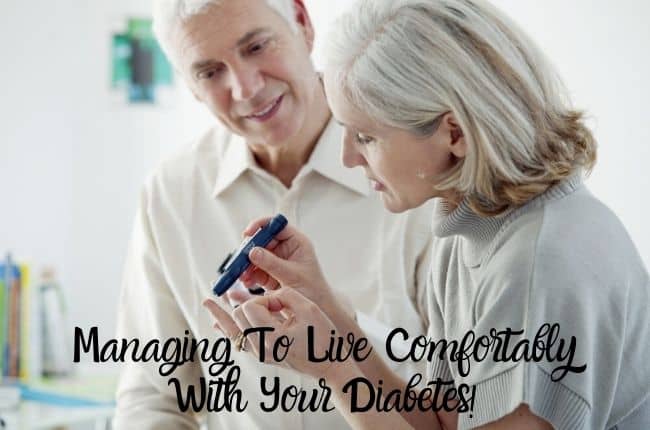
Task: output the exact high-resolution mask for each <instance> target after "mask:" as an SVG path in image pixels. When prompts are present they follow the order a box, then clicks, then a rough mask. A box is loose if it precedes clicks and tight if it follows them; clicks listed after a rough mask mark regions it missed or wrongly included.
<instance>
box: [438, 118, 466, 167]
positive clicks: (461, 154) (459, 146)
mask: <svg viewBox="0 0 650 430" xmlns="http://www.w3.org/2000/svg"><path fill="white" fill-rule="evenodd" d="M442 126H443V127H444V128H445V130H446V131H447V133H449V152H451V153H452V154H454V156H455V157H456V158H465V156H466V155H467V142H466V141H465V134H464V133H463V130H462V129H461V128H460V124H458V121H456V117H455V116H454V114H453V113H452V112H449V113H446V114H445V116H444V117H443V118H442Z"/></svg>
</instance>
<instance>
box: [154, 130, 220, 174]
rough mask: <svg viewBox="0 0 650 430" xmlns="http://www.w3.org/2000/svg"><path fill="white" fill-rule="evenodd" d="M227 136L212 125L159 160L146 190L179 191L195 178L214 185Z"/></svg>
mask: <svg viewBox="0 0 650 430" xmlns="http://www.w3.org/2000/svg"><path fill="white" fill-rule="evenodd" d="M231 135H232V134H231V133H230V132H229V131H228V130H227V129H226V128H225V127H223V126H220V125H215V126H213V127H210V128H209V129H207V130H205V131H204V132H203V133H202V134H201V135H199V136H198V137H197V138H195V139H192V140H191V141H189V142H187V143H186V144H184V145H182V146H181V147H180V148H178V149H176V150H175V151H174V152H172V153H170V154H169V155H167V156H166V157H165V158H163V159H162V160H161V161H160V162H159V163H158V165H157V166H156V167H155V168H154V169H153V171H152V172H151V173H150V174H149V177H148V180H147V186H156V185H157V186H165V187H169V186H171V187H183V186H186V185H187V184H188V181H192V180H193V179H195V178H197V177H201V178H203V179H206V180H210V181H212V182H214V179H215V178H216V174H217V172H218V169H219V165H220V162H221V159H222V157H223V154H224V152H225V151H226V148H227V147H228V144H229V142H230V137H231Z"/></svg>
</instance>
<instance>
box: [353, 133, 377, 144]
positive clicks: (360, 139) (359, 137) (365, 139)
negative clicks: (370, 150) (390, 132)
mask: <svg viewBox="0 0 650 430" xmlns="http://www.w3.org/2000/svg"><path fill="white" fill-rule="evenodd" d="M354 140H356V142H357V143H358V144H359V145H367V144H369V143H372V142H373V141H374V139H373V138H372V137H370V136H365V135H363V134H361V133H355V134H354Z"/></svg>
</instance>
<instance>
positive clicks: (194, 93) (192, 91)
mask: <svg viewBox="0 0 650 430" xmlns="http://www.w3.org/2000/svg"><path fill="white" fill-rule="evenodd" d="M190 92H191V93H192V95H193V96H194V99H195V100H196V101H197V102H199V103H203V99H201V97H199V95H198V93H197V92H196V91H194V88H192V87H191V86H190Z"/></svg>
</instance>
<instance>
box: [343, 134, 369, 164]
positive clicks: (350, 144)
mask: <svg viewBox="0 0 650 430" xmlns="http://www.w3.org/2000/svg"><path fill="white" fill-rule="evenodd" d="M341 161H342V162H343V165H344V166H345V167H356V166H365V165H366V164H367V163H366V159H365V158H364V157H363V154H361V153H360V152H359V150H358V148H357V146H356V143H355V142H354V138H353V137H352V136H351V134H350V133H348V132H346V133H345V134H344V136H343V144H342V146H341Z"/></svg>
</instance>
